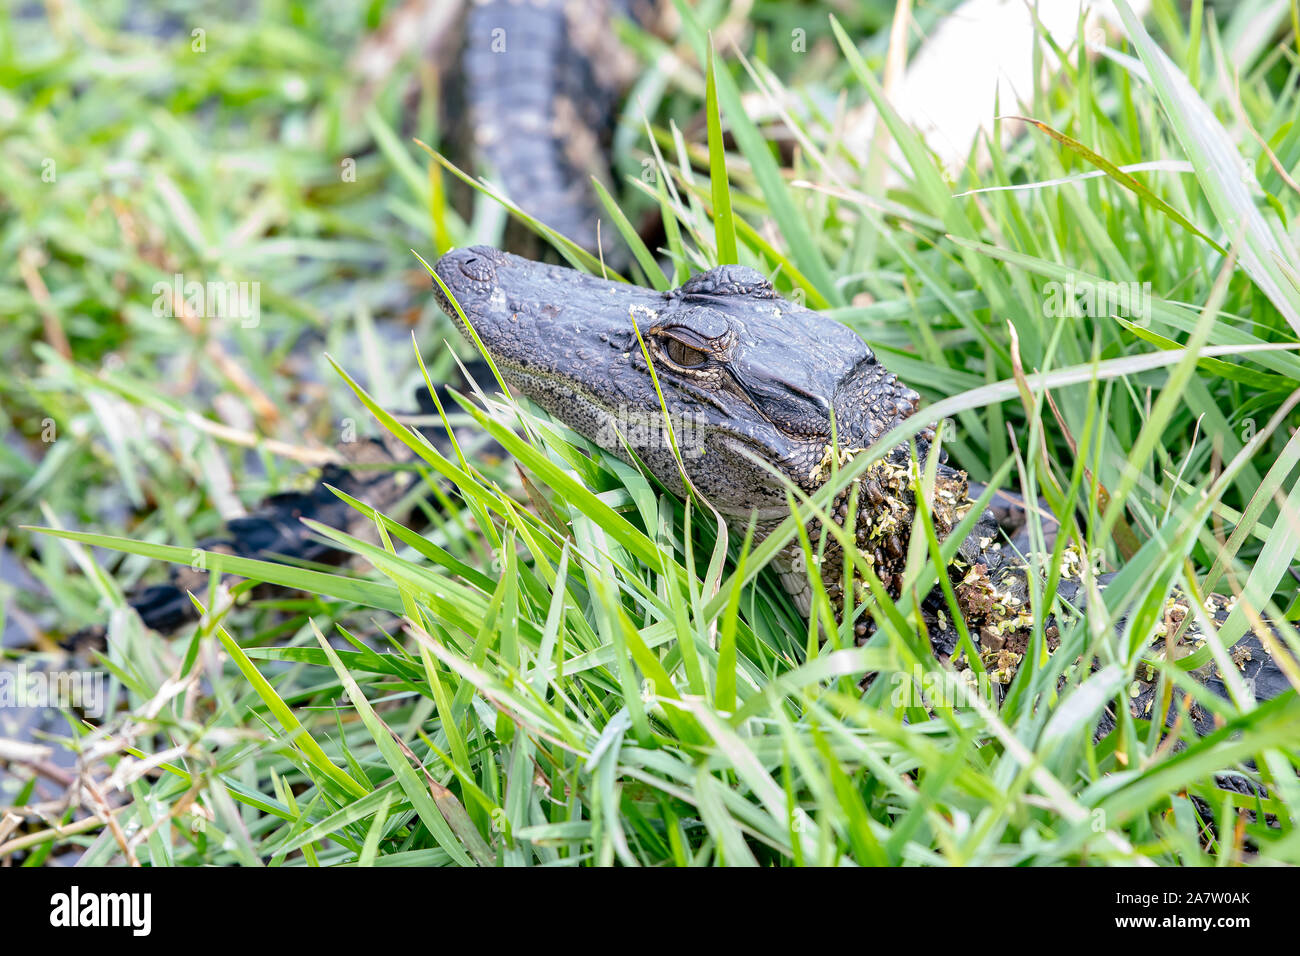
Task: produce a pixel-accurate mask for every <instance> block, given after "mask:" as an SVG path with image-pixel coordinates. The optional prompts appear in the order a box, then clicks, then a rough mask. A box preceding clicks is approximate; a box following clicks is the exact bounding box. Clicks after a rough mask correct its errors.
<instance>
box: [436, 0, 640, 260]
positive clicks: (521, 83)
mask: <svg viewBox="0 0 1300 956" xmlns="http://www.w3.org/2000/svg"><path fill="white" fill-rule="evenodd" d="M633 12H634V11H633V10H632V8H631V6H630V5H629V4H626V3H619V2H611V0H582V2H579V0H522V2H519V0H516V2H510V0H483V2H471V3H470V6H469V10H468V12H467V13H466V16H465V25H464V34H465V36H464V51H463V55H462V62H461V70H462V73H463V77H462V80H463V84H464V98H465V102H466V106H467V112H468V117H467V118H468V120H469V125H470V134H471V136H472V138H473V145H474V149H475V152H476V153H477V155H478V157H479V160H480V162H481V163H483V164H485V165H486V166H487V171H488V174H489V176H490V177H491V178H492V179H493V180H495V181H496V183H497V184H498V185H500V186H501V187H502V188H503V190H504V191H505V193H506V195H507V196H508V197H509V198H510V199H511V200H513V201H514V202H516V203H518V204H519V205H520V206H521V208H523V210H524V211H525V212H527V213H528V214H529V215H531V216H533V217H535V218H537V219H539V220H540V221H542V222H543V223H545V224H546V225H548V226H550V227H551V228H552V229H555V230H557V231H558V232H560V233H562V234H563V235H565V236H567V237H568V238H570V239H572V240H573V241H575V242H576V243H578V245H580V246H582V247H583V248H584V249H586V250H588V251H590V252H596V251H597V222H598V220H603V228H602V229H601V230H600V240H601V243H600V244H601V245H602V246H603V247H604V248H605V249H606V250H611V251H612V250H613V249H615V248H616V245H615V243H616V241H617V239H616V236H615V235H614V234H613V233H611V232H610V231H609V228H610V227H609V217H608V216H607V215H605V213H604V211H603V208H602V207H601V206H600V203H599V201H598V199H597V196H596V192H595V190H594V189H593V188H592V185H591V177H593V176H595V177H597V178H598V179H600V180H602V181H604V182H605V184H606V185H608V183H609V177H610V165H609V159H608V154H607V149H608V146H609V141H610V137H611V135H612V133H613V126H614V117H615V110H616V107H617V104H618V101H619V98H620V97H621V95H622V93H623V91H624V89H625V88H626V86H627V85H628V82H629V81H630V79H631V77H632V74H633V68H634V64H633V61H632V59H631V57H630V55H629V54H628V53H627V51H625V50H624V49H623V48H622V47H621V46H620V44H619V43H618V40H617V37H616V35H615V32H614V27H613V23H614V20H615V18H617V17H628V16H629V15H631V14H632V13H633Z"/></svg>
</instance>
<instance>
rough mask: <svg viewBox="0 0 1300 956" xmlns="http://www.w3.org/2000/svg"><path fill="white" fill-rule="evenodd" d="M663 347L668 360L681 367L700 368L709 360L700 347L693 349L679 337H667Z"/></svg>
mask: <svg viewBox="0 0 1300 956" xmlns="http://www.w3.org/2000/svg"><path fill="white" fill-rule="evenodd" d="M663 347H664V352H665V354H667V356H668V360H669V361H670V362H672V363H673V364H674V365H676V366H678V367H680V368H698V367H699V366H701V365H703V364H704V363H705V362H707V361H708V360H709V357H708V356H707V355H705V354H704V353H703V352H701V351H700V350H699V349H693V348H691V347H690V346H689V345H687V344H686V343H685V342H682V341H680V340H679V339H674V338H665V339H664V342H663Z"/></svg>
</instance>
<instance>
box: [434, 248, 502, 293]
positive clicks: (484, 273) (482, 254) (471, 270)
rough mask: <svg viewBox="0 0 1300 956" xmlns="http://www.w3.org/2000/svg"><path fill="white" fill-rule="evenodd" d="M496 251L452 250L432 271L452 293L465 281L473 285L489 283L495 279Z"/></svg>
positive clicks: (462, 285)
mask: <svg viewBox="0 0 1300 956" xmlns="http://www.w3.org/2000/svg"><path fill="white" fill-rule="evenodd" d="M497 255H499V253H498V252H497V250H495V249H489V248H487V247H485V246H472V247H470V248H468V249H452V250H451V251H450V252H447V253H446V254H444V255H443V256H442V258H441V259H439V260H438V263H437V265H435V266H434V267H433V271H434V272H436V273H438V278H440V279H442V281H443V282H445V283H446V284H447V288H449V289H451V291H452V292H453V293H455V292H456V290H457V288H463V287H464V285H465V280H467V279H468V280H469V281H470V282H474V283H483V284H486V283H490V282H493V281H494V280H495V279H496V274H497V269H496V260H495V257H496V256H497Z"/></svg>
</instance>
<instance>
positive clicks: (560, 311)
mask: <svg viewBox="0 0 1300 956" xmlns="http://www.w3.org/2000/svg"><path fill="white" fill-rule="evenodd" d="M435 269H436V271H437V274H438V276H439V277H440V278H441V279H442V281H443V282H444V283H445V284H446V286H447V288H448V289H449V290H450V291H451V293H452V295H453V296H454V297H455V299H456V301H457V303H459V305H460V307H461V308H462V309H463V310H464V313H465V317H466V318H467V319H468V320H469V324H470V325H472V326H473V328H474V331H475V332H476V333H477V334H478V336H479V338H480V339H481V340H482V342H483V345H484V346H485V347H486V349H487V351H488V353H489V354H490V355H491V356H492V358H493V360H494V361H495V362H496V364H497V366H498V367H499V368H500V370H501V373H502V375H503V376H504V377H505V379H506V381H507V382H508V384H510V385H511V387H512V388H515V389H517V390H518V391H520V392H522V393H523V394H525V395H527V396H528V397H529V398H531V399H533V400H534V401H535V402H537V403H538V404H540V405H541V406H542V407H544V408H545V409H547V410H548V411H549V412H550V413H551V414H552V415H554V416H555V417H556V418H558V419H560V420H561V421H563V422H564V423H566V424H567V425H569V426H570V427H572V428H573V429H575V430H576V431H578V432H579V433H581V434H582V435H584V436H585V437H587V438H589V439H591V440H592V441H594V442H596V443H597V444H599V445H600V446H601V447H603V448H605V449H607V450H609V451H611V452H613V453H615V454H617V455H619V456H621V457H623V458H624V459H627V458H628V457H629V455H628V451H629V450H630V451H632V452H634V453H635V454H636V457H637V458H639V459H640V460H641V461H642V462H643V463H644V464H645V465H646V466H647V467H648V468H649V469H650V470H651V471H652V472H654V474H655V475H656V476H657V477H658V478H659V480H660V481H662V482H663V483H664V484H665V485H666V486H667V487H669V488H680V487H681V478H680V473H681V468H684V470H685V472H686V475H687V476H688V477H689V478H690V480H691V482H692V484H693V485H694V486H695V488H696V489H697V490H698V491H699V492H700V493H701V494H702V495H704V496H705V497H706V498H707V499H708V500H709V501H710V502H711V503H712V504H713V506H714V507H715V508H717V509H718V510H719V511H720V512H722V513H723V514H725V515H728V516H731V517H735V518H742V517H744V518H747V517H748V516H749V515H751V514H755V513H757V515H758V516H759V518H760V519H764V518H769V519H770V518H778V517H784V516H785V515H787V514H788V513H789V511H788V507H787V504H786V492H785V486H784V484H783V481H782V477H784V478H788V479H789V480H790V481H792V482H794V483H795V484H796V485H797V486H799V487H801V488H803V489H804V490H812V489H813V488H815V487H817V486H819V485H820V484H822V482H823V481H824V480H825V474H824V469H823V468H821V467H819V466H820V465H822V463H824V462H825V461H826V460H827V459H826V456H827V451H828V448H830V447H831V446H832V441H833V440H834V441H835V442H837V443H838V446H839V447H840V448H842V449H852V448H859V449H860V448H865V447H867V446H869V445H871V444H872V443H873V442H874V441H875V440H876V439H877V438H879V437H880V436H881V435H883V434H884V433H885V432H886V431H888V430H889V429H890V428H892V427H893V426H894V425H896V424H898V422H899V421H901V420H902V419H903V418H905V417H907V416H908V415H910V414H912V412H914V411H915V410H916V408H917V404H918V401H919V396H918V395H917V394H916V392H914V391H912V390H911V389H909V388H907V387H905V386H903V385H901V384H900V383H899V382H898V380H897V378H895V376H894V375H893V374H891V373H890V372H889V371H888V370H887V369H886V368H885V367H884V366H882V365H881V364H880V363H879V362H878V361H876V357H875V355H874V354H873V353H872V351H871V349H870V348H868V347H867V345H866V343H865V342H863V341H862V340H861V339H860V338H858V336H857V335H855V334H854V333H853V332H852V331H850V330H849V329H848V328H846V327H845V326H843V325H841V324H840V323H838V322H836V321H834V320H833V319H830V318H827V317H826V316H823V315H820V314H818V313H816V312H813V311H811V310H809V309H806V308H804V307H803V306H801V305H797V304H795V303H793V302H789V301H787V300H785V299H783V298H781V297H780V296H779V295H777V293H776V291H775V290H774V289H773V287H772V285H771V283H769V282H768V281H767V279H765V278H764V277H763V276H762V275H761V274H759V273H758V272H755V271H754V270H753V269H749V268H745V267H743V266H721V267H719V268H716V269H712V270H710V271H708V272H705V273H702V274H700V275H697V276H694V277H692V278H691V279H689V280H688V281H687V282H686V283H684V284H683V285H682V286H681V287H679V288H677V289H673V290H672V291H670V292H662V293H661V292H654V291H652V290H649V289H642V288H638V287H636V286H630V285H625V284H622V283H616V282H609V281H606V280H603V279H598V278H594V277H592V276H588V275H584V274H582V273H579V272H576V271H574V270H571V269H565V268H562V267H559V266H551V265H544V264H540V263H536V262H532V261H529V260H527V259H521V258H519V257H518V256H514V255H510V254H508V253H504V252H500V251H498V250H496V249H492V248H488V247H483V246H477V247H474V248H469V249H455V250H452V251H451V252H448V253H447V254H446V255H444V256H443V257H442V258H441V259H440V260H439V261H438V264H437V266H436V267H435ZM438 299H439V301H440V304H441V305H442V308H443V309H444V310H445V311H446V312H447V314H448V315H449V316H451V317H452V319H453V320H454V321H455V322H456V323H457V325H458V326H460V327H461V331H462V332H464V331H465V329H464V327H463V323H462V321H461V320H460V318H459V316H458V314H457V312H456V310H455V308H454V307H453V306H452V304H451V303H450V302H448V301H447V300H446V297H445V296H443V295H442V294H441V291H440V290H439V293H438ZM638 331H639V333H640V340H638ZM642 342H644V349H643V347H642ZM647 355H648V356H649V359H650V362H649V363H647V361H646V356H647ZM651 368H653V372H654V374H653V375H652V374H651ZM656 384H657V386H658V387H657V388H656ZM660 395H662V398H663V401H662V404H661V402H660ZM664 410H666V411H667V417H668V421H669V422H671V425H672V431H671V435H672V438H671V439H670V437H669V435H670V433H669V430H668V429H667V428H666V427H665V416H664ZM674 441H675V443H676V445H677V449H678V451H679V453H680V462H681V465H680V467H679V464H678V461H679V457H678V455H674V453H673V442H674ZM764 465H767V466H770V467H764Z"/></svg>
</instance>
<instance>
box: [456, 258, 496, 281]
mask: <svg viewBox="0 0 1300 956" xmlns="http://www.w3.org/2000/svg"><path fill="white" fill-rule="evenodd" d="M460 271H461V273H462V274H463V275H464V276H465V277H466V278H468V279H473V280H474V281H475V282H490V281H492V277H493V276H494V275H495V274H496V270H495V269H493V268H492V263H491V262H489V261H488V260H487V259H485V258H483V257H482V256H470V257H469V258H468V259H466V260H465V261H463V262H462V263H461V264H460Z"/></svg>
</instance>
